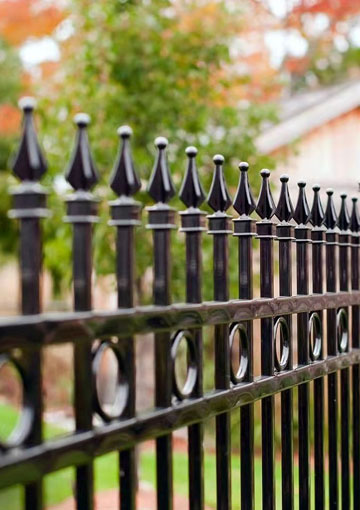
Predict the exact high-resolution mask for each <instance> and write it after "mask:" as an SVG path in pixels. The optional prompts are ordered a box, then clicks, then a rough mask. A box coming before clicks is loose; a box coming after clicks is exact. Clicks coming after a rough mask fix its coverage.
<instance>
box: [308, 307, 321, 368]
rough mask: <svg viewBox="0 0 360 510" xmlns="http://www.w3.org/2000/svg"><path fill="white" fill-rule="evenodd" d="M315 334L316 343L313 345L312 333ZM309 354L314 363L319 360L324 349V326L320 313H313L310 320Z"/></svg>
mask: <svg viewBox="0 0 360 510" xmlns="http://www.w3.org/2000/svg"><path fill="white" fill-rule="evenodd" d="M312 331H313V332H314V336H315V342H314V345H312V344H311V332H312ZM309 347H310V349H309V353H310V358H311V359H312V361H316V360H317V359H319V357H320V354H321V348H322V325H321V320H320V316H319V314H318V313H316V312H313V313H312V314H311V315H310V319H309Z"/></svg>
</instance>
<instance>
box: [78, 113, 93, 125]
mask: <svg viewBox="0 0 360 510" xmlns="http://www.w3.org/2000/svg"><path fill="white" fill-rule="evenodd" d="M90 120H91V119H90V115H88V114H87V113H77V114H76V115H75V116H74V123H75V124H76V125H77V126H78V127H86V126H88V125H89V124H90Z"/></svg>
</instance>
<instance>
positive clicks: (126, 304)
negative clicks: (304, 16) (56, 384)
mask: <svg viewBox="0 0 360 510" xmlns="http://www.w3.org/2000/svg"><path fill="white" fill-rule="evenodd" d="M110 206H111V213H112V214H111V215H112V219H111V220H110V221H109V224H110V225H113V226H116V228H117V232H116V280H117V289H118V307H119V308H131V307H133V306H134V278H135V264H134V244H135V236H134V233H135V232H134V229H135V226H136V225H139V224H140V222H139V220H138V217H139V210H140V204H139V203H138V202H135V200H134V199H133V198H132V197H127V196H124V195H122V196H121V197H120V198H119V199H117V200H114V201H112V202H110ZM120 348H121V351H122V352H123V355H124V368H125V370H126V373H125V378H126V381H127V383H128V388H129V394H128V400H127V405H126V407H125V409H124V411H123V413H122V417H123V418H132V417H134V416H135V404H136V366H135V342H134V338H132V337H126V338H122V339H121V346H120ZM119 461H120V508H121V510H134V509H135V508H136V489H137V473H136V452H135V448H131V449H129V450H123V451H121V452H120V455H119Z"/></svg>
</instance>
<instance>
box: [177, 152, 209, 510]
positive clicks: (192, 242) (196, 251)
mask: <svg viewBox="0 0 360 510" xmlns="http://www.w3.org/2000/svg"><path fill="white" fill-rule="evenodd" d="M186 155H187V156H188V166H187V171H186V174H185V177H184V181H183V184H182V186H181V190H180V193H179V196H180V199H181V200H182V201H183V202H184V204H185V205H186V206H187V209H186V210H185V211H181V212H180V215H181V231H182V232H185V243H186V301H187V302H188V303H201V300H202V292H201V273H202V252H201V235H202V232H203V231H204V230H205V227H204V214H205V213H204V212H202V211H201V210H200V209H199V206H201V204H202V203H203V202H204V200H205V194H204V191H203V189H202V185H201V182H200V179H199V176H198V171H197V167H196V159H195V158H196V155H197V149H196V147H192V146H190V147H187V149H186ZM193 336H194V347H195V362H196V367H197V378H196V382H195V387H194V390H193V392H192V396H193V397H197V398H201V397H202V395H203V374H202V368H203V359H202V356H203V340H202V331H201V330H200V329H197V330H193ZM203 439H204V427H203V424H202V423H195V424H193V425H191V426H190V427H189V428H188V456H189V507H190V508H193V509H194V510H202V509H203V508H204V446H203Z"/></svg>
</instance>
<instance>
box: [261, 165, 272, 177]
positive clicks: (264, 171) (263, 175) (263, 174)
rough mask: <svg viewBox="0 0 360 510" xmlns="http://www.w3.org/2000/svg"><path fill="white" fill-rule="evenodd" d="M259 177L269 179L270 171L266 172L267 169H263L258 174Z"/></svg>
mask: <svg viewBox="0 0 360 510" xmlns="http://www.w3.org/2000/svg"><path fill="white" fill-rule="evenodd" d="M260 175H261V177H262V178H263V179H267V178H268V177H270V170H268V169H267V168H263V169H262V170H261V172H260Z"/></svg>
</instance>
